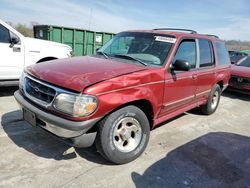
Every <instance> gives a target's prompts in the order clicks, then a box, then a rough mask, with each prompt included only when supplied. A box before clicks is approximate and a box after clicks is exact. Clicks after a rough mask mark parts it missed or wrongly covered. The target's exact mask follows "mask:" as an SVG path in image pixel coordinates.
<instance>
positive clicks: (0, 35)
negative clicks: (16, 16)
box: [0, 25, 10, 43]
mask: <svg viewBox="0 0 250 188" xmlns="http://www.w3.org/2000/svg"><path fill="white" fill-rule="evenodd" d="M0 43H10V33H9V30H8V29H7V28H5V27H4V26H3V25H0Z"/></svg>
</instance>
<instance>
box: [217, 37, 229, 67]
mask: <svg viewBox="0 0 250 188" xmlns="http://www.w3.org/2000/svg"><path fill="white" fill-rule="evenodd" d="M215 46H216V49H217V55H218V60H219V65H228V64H230V59H229V53H228V51H227V49H226V47H225V45H224V43H222V42H216V44H215Z"/></svg>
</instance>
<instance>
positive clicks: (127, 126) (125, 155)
mask: <svg viewBox="0 0 250 188" xmlns="http://www.w3.org/2000/svg"><path fill="white" fill-rule="evenodd" d="M149 134H150V125H149V121H148V118H147V116H146V115H145V114H144V112H143V111H142V110H141V109H139V108H138V107H136V106H127V107H124V108H121V109H119V110H117V111H115V112H113V113H112V114H110V115H109V116H107V117H106V118H104V119H103V120H102V121H101V122H100V123H99V124H98V131H97V137H96V142H95V144H96V148H97V150H98V152H100V153H101V155H102V156H103V157H105V158H106V159H108V160H109V161H111V162H113V163H116V164H124V163H128V162H130V161H133V160H135V159H136V158H137V157H139V156H140V155H141V154H142V152H143V151H144V150H145V148H146V146H147V144H148V140H149Z"/></svg>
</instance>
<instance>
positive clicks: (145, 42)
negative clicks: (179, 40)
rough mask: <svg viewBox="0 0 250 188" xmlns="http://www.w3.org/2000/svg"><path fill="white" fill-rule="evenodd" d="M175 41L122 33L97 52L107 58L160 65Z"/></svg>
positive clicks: (166, 36)
mask: <svg viewBox="0 0 250 188" xmlns="http://www.w3.org/2000/svg"><path fill="white" fill-rule="evenodd" d="M175 40H176V39H175V38H174V37H173V36H168V35H159V34H154V33H139V32H124V33H119V34H117V35H116V36H115V37H114V38H113V39H111V40H110V41H109V42H108V43H106V44H105V45H104V46H103V47H102V48H101V49H99V50H98V52H101V53H104V54H105V55H107V56H108V57H115V58H121V59H130V60H132V61H133V60H134V61H135V62H137V63H138V62H141V63H145V64H146V65H149V64H151V65H162V64H164V61H165V59H166V57H167V56H168V54H169V52H170V49H171V47H172V45H173V43H174V42H175ZM128 57H129V58H128Z"/></svg>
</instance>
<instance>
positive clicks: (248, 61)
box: [237, 56, 250, 67]
mask: <svg viewBox="0 0 250 188" xmlns="http://www.w3.org/2000/svg"><path fill="white" fill-rule="evenodd" d="M237 65H238V66H243V67H250V56H247V57H244V58H242V59H241V60H240V61H239V62H238V63H237Z"/></svg>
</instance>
